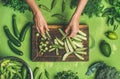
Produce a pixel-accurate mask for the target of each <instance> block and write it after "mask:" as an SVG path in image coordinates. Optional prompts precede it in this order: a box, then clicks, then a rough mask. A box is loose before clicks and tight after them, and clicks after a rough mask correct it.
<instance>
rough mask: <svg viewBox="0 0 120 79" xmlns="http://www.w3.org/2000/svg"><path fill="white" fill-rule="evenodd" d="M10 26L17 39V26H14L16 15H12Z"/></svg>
mask: <svg viewBox="0 0 120 79" xmlns="http://www.w3.org/2000/svg"><path fill="white" fill-rule="evenodd" d="M12 26H13V32H14V35H15V36H16V37H17V38H19V36H20V35H19V31H18V28H17V24H16V15H15V14H13V15H12Z"/></svg>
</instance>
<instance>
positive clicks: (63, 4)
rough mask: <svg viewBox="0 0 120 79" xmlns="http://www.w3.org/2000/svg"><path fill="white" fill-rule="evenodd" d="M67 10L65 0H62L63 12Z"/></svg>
mask: <svg viewBox="0 0 120 79" xmlns="http://www.w3.org/2000/svg"><path fill="white" fill-rule="evenodd" d="M64 10H65V0H63V1H62V12H64Z"/></svg>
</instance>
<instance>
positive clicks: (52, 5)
mask: <svg viewBox="0 0 120 79" xmlns="http://www.w3.org/2000/svg"><path fill="white" fill-rule="evenodd" d="M56 3H57V0H52V3H51V10H52V9H53V7H55V5H56Z"/></svg>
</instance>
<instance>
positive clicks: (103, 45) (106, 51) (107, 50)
mask: <svg viewBox="0 0 120 79" xmlns="http://www.w3.org/2000/svg"><path fill="white" fill-rule="evenodd" d="M100 51H101V53H102V54H103V55H104V56H106V57H109V56H110V55H111V46H110V44H109V43H107V42H106V41H105V40H102V41H101V42H100Z"/></svg>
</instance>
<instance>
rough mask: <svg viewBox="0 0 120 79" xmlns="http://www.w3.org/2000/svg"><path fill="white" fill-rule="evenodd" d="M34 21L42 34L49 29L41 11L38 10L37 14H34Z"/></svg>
mask: <svg viewBox="0 0 120 79" xmlns="http://www.w3.org/2000/svg"><path fill="white" fill-rule="evenodd" d="M34 22H35V27H36V28H37V30H38V32H40V33H41V34H42V35H43V34H45V32H46V31H48V30H49V29H48V26H47V22H46V21H45V19H44V17H43V15H42V14H41V12H37V13H36V14H34Z"/></svg>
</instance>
